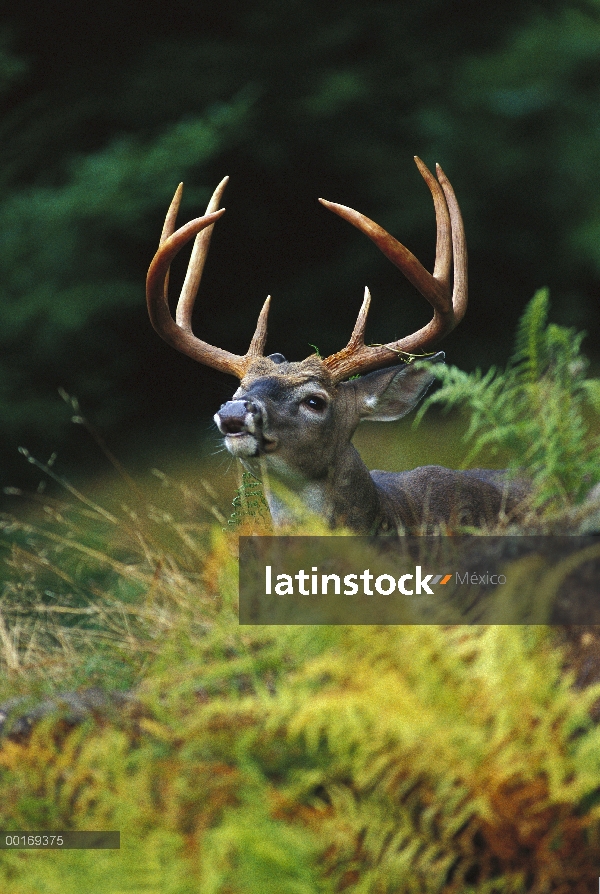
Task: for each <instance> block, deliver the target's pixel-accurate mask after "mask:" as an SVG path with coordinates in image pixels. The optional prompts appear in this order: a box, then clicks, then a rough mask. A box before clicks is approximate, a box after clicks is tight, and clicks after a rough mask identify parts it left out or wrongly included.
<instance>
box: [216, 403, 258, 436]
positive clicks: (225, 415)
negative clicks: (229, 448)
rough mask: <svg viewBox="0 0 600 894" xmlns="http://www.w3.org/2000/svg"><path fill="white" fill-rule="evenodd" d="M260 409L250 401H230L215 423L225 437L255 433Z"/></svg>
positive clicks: (224, 406)
mask: <svg viewBox="0 0 600 894" xmlns="http://www.w3.org/2000/svg"><path fill="white" fill-rule="evenodd" d="M258 414H259V410H258V407H257V406H256V405H255V404H253V403H252V401H250V400H228V401H227V403H226V404H223V406H222V407H221V409H220V410H219V412H218V413H215V422H216V423H217V425H218V427H219V429H220V431H221V432H222V434H224V435H236V434H240V433H241V432H244V431H254V427H255V421H256V417H257V416H258Z"/></svg>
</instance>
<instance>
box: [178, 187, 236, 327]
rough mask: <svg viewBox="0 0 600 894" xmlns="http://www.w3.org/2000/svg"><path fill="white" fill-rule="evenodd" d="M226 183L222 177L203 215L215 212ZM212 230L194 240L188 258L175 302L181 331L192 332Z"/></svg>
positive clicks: (201, 233) (210, 227) (206, 230)
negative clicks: (179, 292) (195, 305)
mask: <svg viewBox="0 0 600 894" xmlns="http://www.w3.org/2000/svg"><path fill="white" fill-rule="evenodd" d="M228 182H229V177H223V179H222V180H221V182H220V183H219V185H218V186H217V188H216V189H215V191H214V192H213V194H212V196H211V199H210V202H209V203H208V205H207V207H206V211H205V214H211V213H212V212H214V211H216V210H217V208H218V207H219V205H220V204H221V199H222V197H223V193H224V192H225V187H226V186H227V184H228ZM182 186H183V184H182ZM213 229H214V224H211V225H210V226H208V227H206V228H205V229H203V230H201V231H200V232H199V233H198V235H197V236H196V238H195V240H194V247H193V249H192V256H191V257H190V262H189V264H188V269H187V273H186V275H185V279H184V281H183V286H182V288H181V294H180V296H179V301H178V302H177V311H176V315H175V320H176V322H177V325H178V326H181V327H182V328H183V329H189V331H190V332H191V331H192V311H193V309H194V302H195V300H196V295H197V294H198V289H199V287H200V280H201V278H202V273H203V271H204V265H205V264H206V258H207V256H208V248H209V246H210V240H211V237H212V234H213Z"/></svg>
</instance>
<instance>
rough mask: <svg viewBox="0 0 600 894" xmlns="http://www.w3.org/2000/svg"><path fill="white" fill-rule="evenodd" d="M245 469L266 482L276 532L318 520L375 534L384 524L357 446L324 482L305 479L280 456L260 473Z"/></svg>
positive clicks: (349, 447) (348, 448)
mask: <svg viewBox="0 0 600 894" xmlns="http://www.w3.org/2000/svg"><path fill="white" fill-rule="evenodd" d="M244 465H245V466H246V467H247V468H249V470H250V471H251V472H252V473H253V474H255V475H257V476H258V477H260V478H261V480H262V482H263V486H264V490H265V497H266V500H267V503H268V505H269V510H270V512H271V516H272V518H273V522H274V525H275V527H276V528H280V527H287V526H289V525H297V524H302V523H303V522H306V521H307V520H308V519H309V518H310V517H311V516H313V515H317V516H319V517H320V518H321V519H325V520H326V521H327V523H328V524H329V526H330V527H332V528H337V527H346V528H349V529H350V530H352V531H355V532H356V533H361V534H369V533H374V532H375V531H376V529H377V528H378V526H379V524H380V522H381V520H382V507H381V503H380V499H379V493H378V490H377V488H376V486H375V483H374V481H373V479H372V478H371V475H370V473H369V470H368V469H367V467H366V466H365V464H364V463H363V461H362V459H361V458H360V456H359V454H358V452H357V450H356V449H355V447H354V446H353V445H352V444H348V445H347V446H346V449H345V450H344V451H343V452H342V454H341V455H339V454H338V455H337V456H336V459H335V463H332V464H331V465H330V466H329V467H328V468H327V470H326V472H325V473H324V474H323V475H321V476H319V477H310V478H309V477H307V476H305V475H302V474H301V473H299V472H297V471H296V470H294V469H291V468H290V467H289V466H287V465H286V464H285V463H284V462H281V461H279V460H278V458H277V457H275V456H273V457H269V458H268V461H264V460H263V461H262V462H261V463H260V468H257V466H256V465H255V463H252V465H250V464H249V463H247V462H244Z"/></svg>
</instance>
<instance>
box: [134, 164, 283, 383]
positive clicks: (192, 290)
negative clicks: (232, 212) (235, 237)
mask: <svg viewBox="0 0 600 894" xmlns="http://www.w3.org/2000/svg"><path fill="white" fill-rule="evenodd" d="M228 180H229V177H225V178H224V179H223V180H221V182H220V183H219V185H218V186H217V188H216V189H215V191H214V193H213V195H212V198H211V200H210V202H209V203H208V207H207V209H206V214H205V215H204V216H203V217H198V218H196V219H195V220H191V221H190V222H189V223H187V224H185V226H183V227H180V229H179V230H177V231H176V232H174V230H175V220H176V218H177V211H178V210H179V204H180V202H181V196H182V193H183V183H180V184H179V186H178V188H177V191H176V192H175V195H174V196H173V201H172V202H171V205H170V207H169V210H168V212H167V216H166V218H165V224H164V227H163V231H162V234H161V237H160V243H159V249H158V251H157V252H156V254H155V255H154V258H153V259H152V263H151V264H150V267H149V269H148V276H147V277H146V298H147V301H148V312H149V314H150V321H151V323H152V325H153V326H154V328H155V329H156V331H157V332H158V334H159V335H160V336H161V338H164V340H165V341H166V342H168V343H169V344H170V345H172V346H173V347H174V348H177V350H178V351H181V352H182V353H183V354H187V355H188V357H192V358H193V359H194V360H198V361H199V362H200V363H204V364H205V365H206V366H212V367H213V369H218V370H219V371H220V372H225V373H229V374H230V375H233V376H237V377H238V378H239V379H242V378H243V377H244V375H245V373H246V371H247V369H248V367H249V366H250V364H251V363H252V361H253V360H255V359H256V358H257V357H262V356H263V351H264V347H265V342H266V339H267V316H268V313H269V304H270V300H271V299H270V296H269V298H267V300H266V301H265V303H264V305H263V308H262V310H261V312H260V315H259V317H258V323H257V324H256V331H255V333H254V335H253V337H252V341H251V342H250V347H249V348H248V352H247V353H246V354H244V356H243V357H242V356H240V355H239V354H231V353H230V352H229V351H224V350H222V349H221V348H216V347H214V346H213V345H209V344H208V343H207V342H205V341H202V339H200V338H197V337H196V336H195V335H194V334H193V332H192V310H193V308H194V301H195V300H196V295H197V293H198V287H199V285H200V279H201V277H202V271H203V269H204V264H205V262H206V256H207V254H208V247H209V245H210V239H211V236H212V230H213V226H214V223H215V221H217V220H218V219H219V218H220V217H221V216H222V215H223V214H224V213H225V209H224V208H221V209H220V210H219V211H217V208H218V206H219V203H220V201H221V197H222V195H223V192H224V190H225V187H226V186H227V181H228ZM194 236H195V237H196V241H195V243H194V248H193V250H192V256H191V258H190V262H189V265H188V269H187V274H186V277H185V281H184V283H183V287H182V289H181V295H180V296H179V301H178V302H177V311H176V315H175V320H174V319H173V317H172V316H171V311H170V310H169V294H168V287H169V268H170V266H171V262H172V261H173V259H174V257H175V255H176V254H177V253H178V252H179V251H180V250H181V249H182V248H183V246H184V245H185V244H186V243H187V242H189V241H190V239H192V238H193V237H194Z"/></svg>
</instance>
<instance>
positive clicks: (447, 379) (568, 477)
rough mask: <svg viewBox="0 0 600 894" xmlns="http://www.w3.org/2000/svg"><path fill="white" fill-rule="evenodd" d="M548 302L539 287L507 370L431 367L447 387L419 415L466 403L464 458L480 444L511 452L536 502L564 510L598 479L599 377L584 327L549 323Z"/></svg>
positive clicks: (468, 460)
mask: <svg viewBox="0 0 600 894" xmlns="http://www.w3.org/2000/svg"><path fill="white" fill-rule="evenodd" d="M548 307H549V296H548V291H547V290H546V289H541V290H540V291H539V292H537V293H536V294H535V295H534V297H533V298H532V300H531V301H530V303H529V304H528V306H527V308H526V310H525V312H524V313H523V316H522V318H521V321H520V323H519V328H518V332H517V338H516V344H515V350H514V354H513V356H512V358H511V360H510V361H509V363H508V364H507V367H506V370H505V371H504V372H500V371H498V370H496V369H494V368H492V369H490V370H489V371H488V372H487V373H485V374H483V373H481V372H480V371H479V370H477V371H476V372H474V373H470V374H469V373H466V372H463V371H462V370H459V369H457V368H456V367H452V366H449V367H444V366H435V367H432V372H434V373H435V375H436V377H437V378H438V379H440V380H441V382H442V387H441V388H440V389H439V390H438V391H436V392H435V393H434V394H433V395H431V396H430V397H429V398H428V399H427V400H426V401H425V403H424V405H423V407H422V408H421V410H420V411H419V414H418V416H417V419H416V421H417V422H418V421H419V420H420V419H421V418H422V416H423V414H424V413H425V412H426V410H427V409H428V407H430V406H431V405H432V404H441V405H442V406H444V407H445V408H446V409H450V408H452V407H455V406H462V407H465V408H466V409H467V410H468V411H469V413H470V415H471V418H470V425H469V429H468V431H467V433H466V435H465V440H466V441H470V442H471V443H472V446H471V450H470V451H469V453H468V455H467V457H466V459H465V465H467V464H469V463H471V462H472V461H473V459H474V458H475V456H477V454H478V453H480V452H482V451H483V450H486V451H491V452H492V454H494V453H497V452H499V451H505V452H508V454H509V456H510V462H509V468H510V469H511V470H512V471H513V472H514V473H515V474H525V475H527V476H529V477H530V478H531V481H532V484H533V488H534V492H535V503H536V505H537V506H546V508H547V509H552V510H556V509H558V510H560V509H562V508H565V507H567V506H569V505H571V504H572V503H577V502H580V501H581V500H582V499H584V498H585V496H586V494H587V493H588V492H589V490H590V489H591V487H592V486H593V485H594V484H595V483H597V482H598V481H600V438H599V437H598V436H597V435H596V436H594V435H592V433H591V430H590V424H589V421H588V416H589V414H590V413H591V412H592V411H595V413H598V412H599V411H600V379H593V378H586V372H587V366H588V364H587V361H586V359H585V358H584V357H583V356H582V354H581V353H580V347H581V342H582V340H583V337H584V336H583V333H576V332H575V331H574V330H572V329H567V328H565V327H563V326H557V325H555V324H553V323H551V324H548V323H547V318H548Z"/></svg>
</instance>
